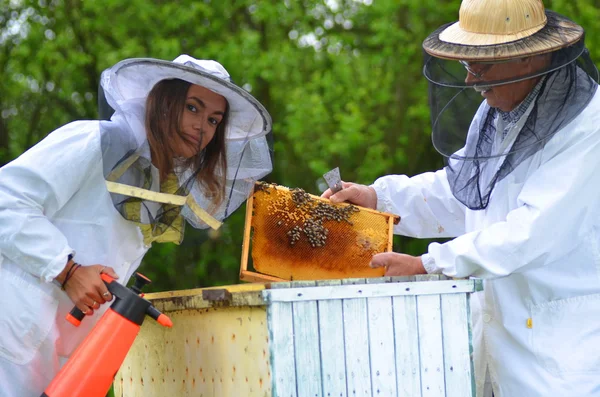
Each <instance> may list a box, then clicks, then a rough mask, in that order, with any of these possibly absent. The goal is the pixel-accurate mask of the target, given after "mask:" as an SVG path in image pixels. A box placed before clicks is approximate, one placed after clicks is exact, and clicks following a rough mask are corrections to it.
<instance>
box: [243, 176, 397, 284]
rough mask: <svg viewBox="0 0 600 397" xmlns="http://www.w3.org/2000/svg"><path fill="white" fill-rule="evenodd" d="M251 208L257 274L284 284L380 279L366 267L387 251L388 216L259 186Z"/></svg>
mask: <svg viewBox="0 0 600 397" xmlns="http://www.w3.org/2000/svg"><path fill="white" fill-rule="evenodd" d="M252 205H253V207H252V211H253V213H252V221H251V226H252V261H253V265H254V269H255V270H256V271H258V272H260V273H263V274H268V275H271V276H275V277H280V278H282V279H285V280H319V279H339V278H349V277H357V278H361V277H381V276H383V274H384V269H383V268H379V269H371V268H370V267H369V263H370V261H371V258H372V257H373V255H375V254H377V253H380V252H386V251H387V250H388V241H389V239H390V238H391V236H390V235H389V233H390V228H389V222H390V217H391V215H389V214H384V213H380V212H375V211H371V210H368V211H367V210H364V209H361V207H357V206H353V205H349V204H335V205H333V204H331V203H330V202H329V200H324V199H321V198H319V197H316V196H313V195H310V194H308V193H305V192H304V191H303V190H301V189H291V190H290V189H288V188H285V187H282V186H277V185H273V184H267V183H263V182H258V183H257V184H256V185H255V190H254V196H253V201H252ZM246 227H247V226H246Z"/></svg>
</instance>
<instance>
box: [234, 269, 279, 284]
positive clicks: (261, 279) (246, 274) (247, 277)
mask: <svg viewBox="0 0 600 397" xmlns="http://www.w3.org/2000/svg"><path fill="white" fill-rule="evenodd" d="M240 280H242V281H247V282H251V283H279V282H283V281H289V280H284V279H282V278H278V277H273V276H267V275H266V274H260V273H256V272H250V271H248V270H242V271H241V272H240Z"/></svg>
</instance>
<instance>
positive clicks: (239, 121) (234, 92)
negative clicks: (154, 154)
mask: <svg viewBox="0 0 600 397" xmlns="http://www.w3.org/2000/svg"><path fill="white" fill-rule="evenodd" d="M174 78H177V79H181V80H185V81H187V82H189V83H192V84H196V85H199V86H202V87H205V88H207V89H209V90H211V91H213V92H215V93H217V94H219V95H222V96H223V97H225V99H226V100H227V103H228V106H229V115H228V125H227V128H226V135H227V139H228V140H247V139H251V138H255V137H259V136H263V135H266V134H268V133H269V132H271V128H272V121H271V116H270V115H269V112H268V111H267V110H266V109H265V108H264V106H263V105H262V104H261V103H260V102H259V101H258V100H256V98H254V97H253V96H252V95H251V94H250V93H249V92H247V91H246V90H244V89H242V88H240V87H238V86H237V85H235V84H233V83H230V82H228V81H226V80H223V79H220V78H218V77H215V76H213V75H211V74H209V73H206V72H203V71H201V70H198V69H195V68H193V67H189V66H184V65H181V64H177V63H173V62H169V61H163V60H159V59H152V58H131V59H126V60H124V61H121V62H119V63H117V64H116V65H115V66H113V67H112V68H110V69H109V70H107V71H106V72H105V73H103V74H102V86H103V87H109V86H110V87H111V90H110V91H111V95H110V96H107V101H108V103H109V105H110V106H111V107H113V108H115V109H116V108H119V103H123V102H128V101H131V100H136V99H138V100H139V99H145V98H147V97H148V93H149V92H150V90H151V89H152V87H154V85H156V83H158V82H159V81H161V80H166V79H174ZM111 102H112V103H111Z"/></svg>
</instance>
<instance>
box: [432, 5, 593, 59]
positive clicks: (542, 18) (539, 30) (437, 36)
mask: <svg viewBox="0 0 600 397" xmlns="http://www.w3.org/2000/svg"><path fill="white" fill-rule="evenodd" d="M583 35H584V30H583V28H582V27H581V26H579V25H577V24H576V23H574V22H573V21H571V20H569V19H567V18H565V17H564V16H562V15H560V14H557V13H555V12H552V11H549V10H545V9H544V4H543V3H542V1H541V0H463V1H462V4H461V7H460V12H459V21H458V22H456V23H451V24H448V25H444V26H442V27H440V28H439V29H437V30H436V31H435V32H433V33H432V34H431V35H429V37H427V38H426V39H425V41H424V42H423V49H424V50H425V51H426V52H427V53H428V54H429V55H432V56H434V57H437V58H443V59H451V60H465V61H501V60H509V59H516V58H523V57H527V56H533V55H539V54H544V53H548V52H553V51H557V50H559V49H561V48H565V47H568V46H570V45H572V44H573V43H576V42H577V41H579V40H581V39H582V37H583Z"/></svg>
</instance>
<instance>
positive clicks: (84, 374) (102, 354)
mask: <svg viewBox="0 0 600 397" xmlns="http://www.w3.org/2000/svg"><path fill="white" fill-rule="evenodd" d="M101 276H102V279H103V280H104V283H105V284H106V286H107V287H108V290H109V291H110V292H111V294H113V296H114V301H113V303H112V304H111V305H110V308H109V309H108V310H107V311H106V312H105V313H104V315H103V316H102V318H100V320H99V321H98V323H97V324H96V326H95V327H94V328H93V329H92V331H91V332H90V333H89V335H88V336H87V337H86V338H85V339H84V340H83V342H81V344H80V345H79V347H77V349H76V350H75V352H74V353H73V355H72V356H71V357H70V358H69V360H68V361H67V362H66V363H65V365H64V366H63V367H62V368H61V370H60V371H59V373H58V374H57V375H56V377H55V378H54V379H53V380H52V382H51V383H50V385H49V386H48V387H47V388H46V390H45V392H44V393H42V397H67V396H68V397H80V396H81V397H83V396H85V397H104V396H106V393H108V390H109V389H110V386H111V384H112V382H113V379H114V377H115V375H116V374H117V371H118V370H119V368H120V367H121V364H122V363H123V360H125V356H126V355H127V352H129V349H130V348H131V345H132V344H133V341H134V340H135V338H136V336H137V334H138V332H139V330H140V327H141V325H142V323H143V322H144V318H145V317H146V315H148V316H150V317H152V318H153V319H155V320H156V321H158V323H159V324H161V325H163V326H165V327H171V326H172V325H173V323H172V322H171V320H170V319H169V317H167V316H166V315H164V314H162V313H161V312H160V311H158V309H156V308H155V307H154V306H152V304H151V303H150V302H149V301H147V300H146V299H144V298H143V297H142V296H143V294H142V293H141V289H142V287H143V286H144V285H146V284H148V283H149V282H150V280H149V279H148V278H146V277H145V276H143V275H142V274H140V273H136V275H135V279H136V280H135V283H134V285H133V286H132V287H131V288H127V287H125V286H123V285H121V284H119V283H117V282H116V281H115V280H114V279H113V278H112V277H110V276H108V275H106V274H102V275H101ZM84 317H85V315H84V314H83V313H82V312H81V310H79V309H77V308H76V307H74V308H73V309H72V310H71V312H70V313H69V314H68V315H67V320H68V321H69V322H70V323H72V324H73V325H75V326H76V327H77V326H79V324H80V323H81V320H82V319H83V318H84Z"/></svg>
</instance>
